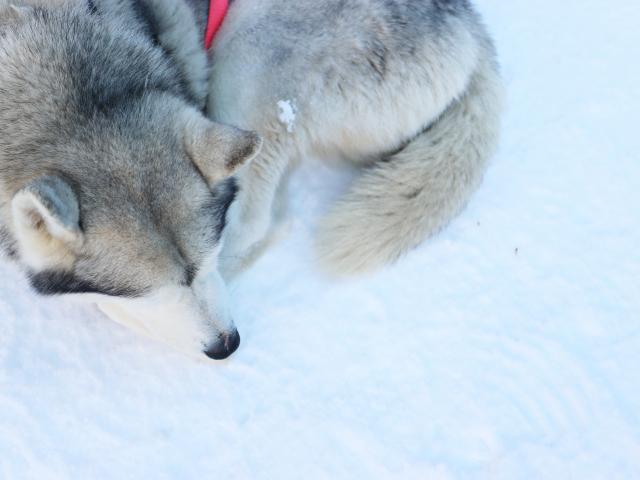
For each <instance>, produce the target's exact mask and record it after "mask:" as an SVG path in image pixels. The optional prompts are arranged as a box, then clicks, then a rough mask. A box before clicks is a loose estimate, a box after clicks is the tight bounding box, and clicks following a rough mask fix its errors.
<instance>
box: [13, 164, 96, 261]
mask: <svg viewBox="0 0 640 480" xmlns="http://www.w3.org/2000/svg"><path fill="white" fill-rule="evenodd" d="M11 211H12V215H13V227H14V231H15V234H16V240H17V242H18V250H19V252H20V256H21V258H22V259H23V261H24V262H25V263H26V264H27V265H28V266H30V267H31V268H33V269H36V270H43V269H46V268H52V267H56V268H68V267H70V266H71V265H72V264H73V261H74V259H75V252H76V251H77V250H78V248H80V246H82V243H83V240H84V238H83V234H82V231H81V229H80V207H79V204H78V198H77V197H76V194H75V193H74V191H73V190H72V188H71V187H70V186H69V184H68V183H67V182H65V181H64V180H63V179H61V178H60V177H57V176H45V177H42V178H39V179H37V180H34V181H32V182H31V183H29V184H27V185H26V186H25V187H24V188H23V189H22V190H20V191H19V192H18V193H16V194H15V195H14V197H13V200H12V202H11Z"/></svg>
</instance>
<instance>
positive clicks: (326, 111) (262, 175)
mask: <svg viewBox="0 0 640 480" xmlns="http://www.w3.org/2000/svg"><path fill="white" fill-rule="evenodd" d="M212 58H213V70H212V78H211V84H210V86H211V88H210V93H211V94H210V97H209V111H210V113H211V114H212V115H213V117H214V118H216V119H219V120H221V121H223V122H227V123H231V124H235V125H239V126H241V127H243V128H250V129H253V130H256V131H258V132H260V133H261V134H262V135H263V136H264V138H265V144H264V148H263V149H262V154H261V155H260V156H259V157H258V158H257V159H256V160H255V161H254V162H252V164H251V165H250V166H249V167H248V168H247V169H246V170H245V171H244V172H241V174H240V175H239V180H240V184H241V190H240V192H241V193H240V197H239V199H238V202H236V203H234V205H233V206H232V221H231V223H230V227H229V228H228V229H227V231H226V237H227V241H226V242H225V250H224V251H223V253H222V256H223V260H224V261H225V270H226V271H227V272H229V274H230V275H232V274H234V273H235V272H237V271H238V270H239V269H241V268H243V267H244V266H246V264H247V263H248V261H249V260H250V259H252V258H253V257H254V256H255V255H254V254H255V252H256V251H260V250H261V249H262V247H263V245H264V243H265V242H266V240H267V239H268V236H269V232H270V230H271V228H272V224H273V216H274V211H273V207H272V205H273V203H274V201H275V199H276V198H277V197H278V196H279V193H278V192H279V190H280V189H281V188H282V183H283V178H285V177H286V173H287V172H288V171H289V170H290V169H291V167H292V166H293V165H295V163H296V161H297V160H299V159H302V158H304V157H307V156H320V157H341V158H343V159H345V160H347V161H351V162H354V163H356V164H357V165H360V166H361V167H362V168H363V171H362V176H361V178H359V179H357V180H356V181H355V183H354V185H353V186H352V189H351V191H350V192H349V193H348V194H347V195H346V196H345V197H344V198H343V199H342V200H340V201H339V202H338V204H337V205H336V206H335V208H334V209H333V210H332V211H331V212H330V214H329V215H328V217H327V218H326V219H324V220H323V221H322V222H321V223H320V226H319V232H318V237H317V250H318V253H319V255H320V258H321V260H322V265H323V266H325V267H326V268H327V269H328V270H331V271H332V272H337V273H352V272H360V271H364V270H369V269H372V268H374V267H378V266H381V265H384V264H386V263H389V262H392V261H394V260H395V259H397V258H398V257H399V256H401V255H402V254H404V253H405V252H407V251H408V250H409V249H411V248H412V247H414V246H415V245H417V244H419V243H420V242H421V241H422V240H423V239H424V238H426V237H428V236H430V235H432V234H434V233H435V232H437V231H438V230H439V229H441V228H442V227H443V226H444V225H445V224H446V223H447V222H448V221H449V220H450V219H451V218H452V217H453V216H454V215H455V214H456V213H457V212H458V211H459V210H460V209H461V208H462V206H463V205H464V204H465V203H466V202H467V200H468V198H469V196H470V194H471V192H472V191H473V190H474V189H475V188H476V187H477V185H478V184H479V182H480V179H481V177H482V174H483V172H484V170H485V168H486V165H487V161H488V158H489V157H490V156H491V153H492V151H493V149H494V148H495V145H496V141H497V136H498V130H499V112H500V105H501V98H500V97H501V84H500V79H499V76H498V74H497V64H496V61H495V53H494V49H493V45H492V43H491V40H490V39H489V37H488V35H487V33H486V31H485V29H484V27H483V25H482V24H481V22H480V20H479V17H478V15H477V14H476V12H475V11H474V9H473V8H472V6H471V5H470V3H469V2H468V1H466V0H323V1H320V2H318V1H315V0H299V1H297V2H287V1H284V0H263V1H260V2H259V3H257V2H255V1H252V0H236V1H235V2H234V4H233V5H232V7H231V9H230V12H229V15H228V17H227V20H226V21H225V24H224V25H223V28H222V31H221V32H220V34H219V36H218V38H217V39H216V42H215V44H214V49H213V56H212ZM278 106H281V107H282V106H283V107H285V109H289V106H291V107H292V108H291V109H290V110H295V112H294V113H295V117H296V118H295V122H289V121H286V120H287V112H282V111H279V109H278ZM288 116H289V117H291V115H288ZM283 119H284V120H285V121H283ZM391 152H397V153H391Z"/></svg>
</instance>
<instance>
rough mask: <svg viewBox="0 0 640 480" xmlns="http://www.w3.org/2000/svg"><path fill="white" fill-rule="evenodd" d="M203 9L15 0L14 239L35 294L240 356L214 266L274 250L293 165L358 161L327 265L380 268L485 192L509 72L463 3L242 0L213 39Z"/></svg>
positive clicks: (332, 222)
mask: <svg viewBox="0 0 640 480" xmlns="http://www.w3.org/2000/svg"><path fill="white" fill-rule="evenodd" d="M207 4H208V2H207V1H206V0H56V1H45V0H16V1H7V0H0V126H1V128H2V130H3V137H2V139H0V239H3V243H4V246H5V249H6V250H7V251H10V252H11V253H12V255H13V256H14V258H16V259H17V260H18V261H20V262H21V263H22V264H23V266H24V267H25V270H26V271H27V273H28V275H29V277H30V279H31V282H32V284H33V286H34V288H35V289H36V290H38V291H39V292H41V293H44V294H51V293H68V294H75V295H77V296H79V297H81V298H87V299H89V300H91V301H95V302H97V303H98V304H99V305H100V306H101V307H102V308H103V310H104V311H105V312H106V313H107V314H108V315H109V316H111V317H112V318H114V319H116V320H118V321H121V322H123V323H126V324H127V325H129V326H131V327H133V328H135V329H137V330H139V331H142V332H144V333H146V334H148V335H151V336H152V337H154V338H157V339H159V340H162V341H165V342H167V343H170V344H172V345H173V346H174V347H176V348H179V349H181V350H183V351H186V352H200V353H202V352H204V353H206V354H207V355H208V356H209V357H212V358H224V357H226V356H228V355H229V354H231V353H232V352H233V351H234V350H235V349H236V348H237V346H238V343H239V336H238V334H237V331H236V330H235V326H234V323H233V321H232V319H231V314H230V312H229V308H228V306H227V301H226V293H225V287H224V280H223V279H222V276H221V275H220V274H219V273H218V272H219V271H222V272H223V273H224V274H226V275H232V274H234V273H235V272H237V271H239V270H240V269H241V268H243V267H244V266H246V265H247V264H248V263H249V262H250V260H251V259H252V258H254V257H255V256H256V254H257V252H259V251H261V249H262V247H263V246H264V244H265V243H266V241H267V239H268V237H269V233H270V231H271V229H272V226H273V223H274V221H275V220H276V219H275V217H276V215H275V213H276V212H275V211H276V208H275V207H274V205H276V204H278V203H279V199H280V198H281V197H282V195H281V192H282V189H283V187H284V183H285V180H286V178H287V173H288V172H289V171H290V170H291V168H292V166H293V165H295V163H296V162H297V161H298V160H300V159H303V158H305V157H307V156H310V155H313V156H316V157H317V156H320V157H322V156H326V157H332V158H335V157H339V158H342V159H345V160H347V161H351V162H354V163H355V164H356V165H358V166H360V167H361V168H362V173H361V175H360V176H359V178H357V179H356V180H355V182H354V184H353V185H352V186H351V188H350V190H349V191H348V192H347V194H346V195H345V197H344V198H342V199H341V200H339V201H338V202H337V204H336V205H335V206H334V208H333V209H332V211H330V213H329V214H328V215H327V217H326V218H324V219H322V220H321V222H320V226H319V231H318V237H317V250H318V253H319V257H320V259H321V260H322V264H323V265H324V266H326V267H327V268H328V269H329V270H331V271H334V272H338V273H352V272H360V271H366V270H370V269H372V268H375V267H378V266H380V265H384V264H386V263H389V262H392V261H393V260H395V259H396V258H398V257H399V256H401V255H402V254H404V253H405V252H407V251H408V250H409V249H411V248H412V247H414V246H415V245H417V244H418V243H420V242H421V241H422V240H423V239H424V238H426V237H428V236H429V235H431V234H433V233H434V232H436V231H437V230H439V229H440V228H442V227H443V226H444V225H445V224H446V223H447V222H448V221H449V220H450V219H451V218H452V217H453V216H454V215H455V214H456V213H457V212H458V211H459V210H460V209H461V208H462V207H463V205H464V204H465V202H466V201H467V200H468V198H469V196H470V194H471V193H472V191H473V190H474V188H475V187H476V186H477V185H478V184H479V182H480V180H481V177H482V175H483V172H484V170H485V168H486V165H487V161H488V158H489V157H490V155H491V153H492V151H493V150H494V148H495V145H496V141H497V137H498V130H499V113H500V106H501V84H500V80H499V76H498V73H497V64H496V61H495V53H494V49H493V46H492V43H491V41H490V39H489V37H488V35H487V33H486V32H485V29H484V27H483V26H482V24H481V21H480V20H479V18H478V15H477V14H476V13H475V11H474V10H473V8H472V7H471V5H470V3H469V2H468V1H467V0H322V1H315V0H298V1H295V2H293V1H289V0H234V1H233V2H232V3H231V6H230V9H229V12H228V14H227V17H226V20H225V22H224V24H223V25H222V28H221V30H220V31H219V32H218V35H217V37H216V39H215V41H214V45H213V47H212V49H211V51H210V52H205V51H204V50H203V48H202V39H203V24H204V22H203V15H205V14H206V10H207ZM207 53H208V56H207ZM202 111H206V112H207V115H208V116H209V117H210V119H211V120H213V121H211V120H208V119H206V118H205V117H204V116H203V114H202V113H201V112H202ZM226 125H234V126H235V127H239V128H235V127H230V126H226ZM241 129H243V130H241ZM248 130H251V131H254V132H258V134H259V136H258V135H256V134H255V133H253V132H250V131H248ZM260 137H261V138H260ZM261 145H262V146H261ZM231 175H234V177H235V179H234V178H232V177H231ZM236 185H238V186H239V190H238V192H237V194H236V190H237V188H236ZM234 198H235V200H234Z"/></svg>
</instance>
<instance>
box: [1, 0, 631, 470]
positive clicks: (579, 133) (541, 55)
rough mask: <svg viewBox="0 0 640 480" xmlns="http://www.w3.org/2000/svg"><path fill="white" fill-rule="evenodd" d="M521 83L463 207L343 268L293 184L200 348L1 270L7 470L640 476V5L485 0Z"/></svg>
mask: <svg viewBox="0 0 640 480" xmlns="http://www.w3.org/2000/svg"><path fill="white" fill-rule="evenodd" d="M478 4H479V7H480V10H481V11H482V13H483V14H484V16H485V20H486V22H487V23H488V25H489V27H490V29H491V31H492V32H493V33H494V35H495V38H496V41H497V44H498V48H499V51H500V55H501V61H502V64H503V70H504V78H505V82H506V84H507V88H508V92H509V107H508V111H507V112H506V116H505V120H504V137H503V140H502V144H501V149H500V151H499V153H498V154H497V156H496V157H495V159H494V161H493V164H492V167H491V168H490V170H489V172H488V174H487V176H486V179H485V182H484V184H483V185H482V187H481V189H480V190H479V192H478V193H477V194H476V195H475V196H474V198H473V200H472V202H471V203H470V205H469V207H468V208H467V209H466V211H465V212H464V213H463V214H462V215H461V216H460V217H459V218H458V219H457V220H456V221H455V222H453V224H452V225H451V226H450V227H449V228H448V229H447V230H445V231H444V232H443V233H442V234H440V235H438V236H437V237H436V238H434V239H433V240H431V241H429V242H427V243H426V244H425V245H423V246H422V247H421V248H419V249H418V250H417V251H415V252H413V253H412V254H411V255H409V256H408V257H407V258H406V259H404V260H403V261H401V262H400V263H399V264H397V265H395V266H393V267H390V268H388V269H386V270H384V271H382V272H380V273H379V274H376V275H373V276H371V277H367V278H362V279H356V280H348V281H340V282H335V281H331V280H329V279H327V278H324V277H322V276H321V275H320V274H319V273H318V271H317V270H316V269H315V268H314V266H313V257H312V251H311V235H312V231H313V226H314V224H315V222H316V220H317V218H318V216H319V215H320V214H321V213H322V212H323V211H325V210H326V208H327V205H328V204H329V203H330V201H331V200H333V199H335V198H336V197H337V196H338V195H339V193H340V192H341V191H342V190H343V189H344V188H345V185H346V183H347V181H348V175H347V174H346V173H341V172H339V171H335V170H331V169H330V168H329V167H325V166H322V165H319V164H312V165H308V166H306V167H304V168H303V169H302V170H300V171H299V172H298V173H297V174H296V175H295V176H294V179H293V180H294V183H293V186H292V189H291V193H290V196H291V197H292V213H291V215H292V216H291V222H290V226H289V233H288V235H287V236H285V237H284V239H283V240H282V241H281V242H280V243H278V244H277V245H275V246H274V247H273V248H272V249H271V250H270V251H269V252H268V253H267V254H266V255H265V256H264V257H263V258H262V259H261V260H260V261H259V262H258V263H257V264H256V265H255V267H254V268H253V269H252V270H250V271H249V272H248V273H247V274H246V275H245V276H244V277H243V278H242V279H241V280H240V281H239V282H238V283H237V284H236V285H235V286H234V287H233V293H234V298H235V302H236V323H237V325H238V327H239V329H240V332H241V335H242V337H243V343H242V345H241V347H240V349H239V351H238V352H236V354H235V355H234V356H232V357H231V359H229V360H227V361H224V362H221V363H218V364H213V363H206V362H197V361H194V360H192V359H189V358H186V357H183V356H181V355H180V354H178V353H174V352H172V351H169V350H167V349H165V348H164V347H163V346H161V345H156V344H154V343H152V342H151V341H147V340H145V339H141V338H139V337H136V336H135V335H134V334H132V333H130V332H128V331H127V330H125V329H124V328H122V327H120V326H118V325H116V324H114V323H112V322H109V321H107V320H106V319H104V318H103V317H102V316H101V315H100V314H99V313H98V312H97V310H95V309H93V308H86V307H85V308H82V307H79V306H76V305H74V304H72V303H70V302H69V301H68V300H61V299H41V298H37V297H35V296H34V295H33V294H32V293H30V291H29V289H28V287H27V284H26V282H25V280H24V279H23V278H22V277H21V275H20V274H19V273H18V271H17V270H16V268H15V267H14V266H13V265H11V264H9V263H1V264H0V319H1V321H0V478H2V479H41V478H46V479H75V478H100V479H122V478H154V479H173V478H181V479H191V478H198V479H200V478H251V479H272V478H285V479H288V478H292V479H293V478H296V479H297V478H333V479H342V478H344V479H346V478H403V479H405V478H406V479H410V478H415V479H465V478H473V479H484V478H491V479H514V478H517V479H539V478H545V479H546V478H548V479H552V478H580V479H602V478H608V479H631V478H640V413H639V412H640V368H639V365H640V322H639V320H640V254H639V249H638V246H639V245H640V226H639V223H640V222H639V220H640V215H639V207H640V162H639V161H638V160H639V159H638V152H639V151H640V135H638V132H637V128H638V121H637V113H638V110H639V108H640V101H639V100H640V66H639V64H638V56H637V51H638V50H637V46H638V44H640V29H638V20H639V19H640V3H638V2H635V1H631V0H627V1H618V2H613V3H611V4H607V5H606V6H603V4H602V2H600V1H596V0H582V1H577V0H564V1H562V2H556V1H551V0H541V1H539V2H529V1H524V0H514V1H512V2H505V1H503V0H482V1H480V2H478Z"/></svg>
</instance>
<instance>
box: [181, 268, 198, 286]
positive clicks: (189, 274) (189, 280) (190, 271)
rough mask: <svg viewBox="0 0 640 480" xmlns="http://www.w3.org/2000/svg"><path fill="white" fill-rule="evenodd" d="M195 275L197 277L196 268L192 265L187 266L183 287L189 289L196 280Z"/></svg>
mask: <svg viewBox="0 0 640 480" xmlns="http://www.w3.org/2000/svg"><path fill="white" fill-rule="evenodd" d="M196 275H198V267H197V266H196V265H193V264H189V265H187V266H186V267H185V271H184V285H185V286H187V287H190V286H191V285H192V284H193V281H194V280H195V279H196Z"/></svg>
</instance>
